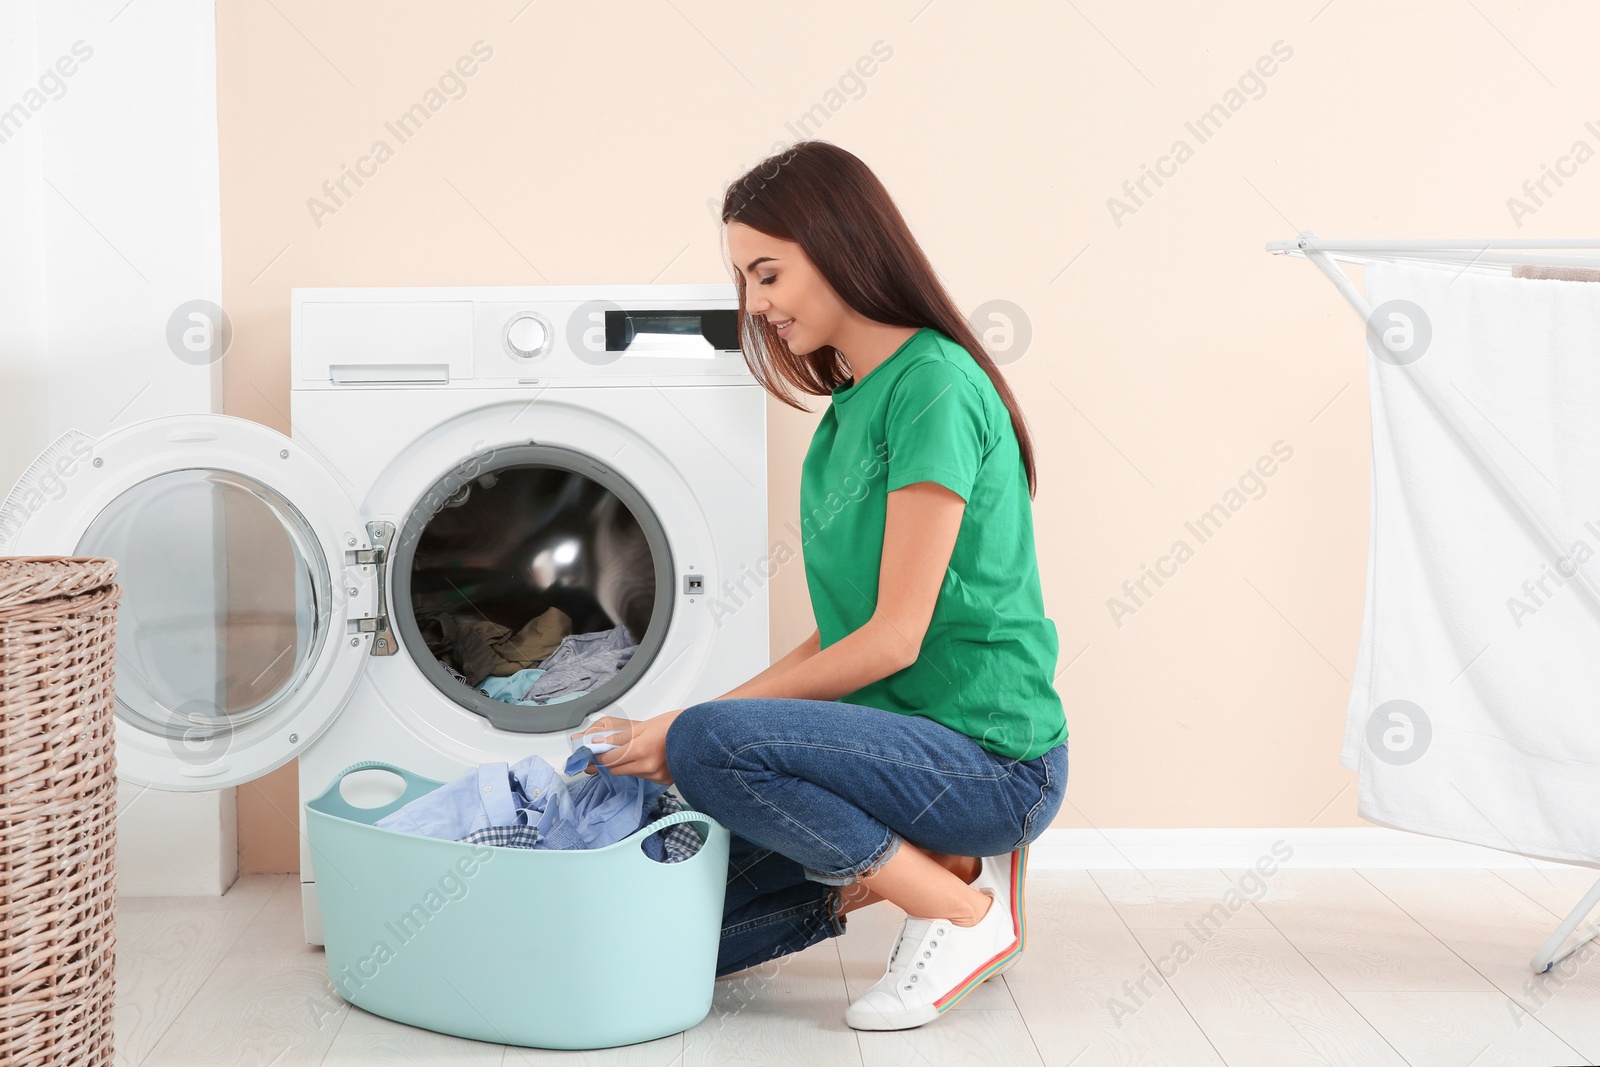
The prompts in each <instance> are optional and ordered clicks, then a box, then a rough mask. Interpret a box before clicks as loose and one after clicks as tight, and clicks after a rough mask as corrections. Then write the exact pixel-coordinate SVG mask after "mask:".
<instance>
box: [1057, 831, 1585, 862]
mask: <svg viewBox="0 0 1600 1067" xmlns="http://www.w3.org/2000/svg"><path fill="white" fill-rule="evenodd" d="M1276 842H1282V844H1279V845H1278V846H1277V848H1278V851H1277V852H1276V853H1274V852H1273V851H1272V849H1273V845H1274V843H1276ZM1286 849H1293V854H1292V856H1291V857H1290V858H1289V859H1287V860H1285V859H1284V858H1283V853H1284V852H1285V851H1286ZM1262 856H1268V857H1270V858H1272V859H1274V860H1275V861H1278V862H1281V863H1282V864H1283V866H1285V867H1304V868H1318V867H1419V868H1420V867H1484V868H1490V867H1493V868H1530V867H1558V868H1559V867H1570V868H1573V869H1575V870H1586V871H1593V870H1594V868H1592V867H1587V866H1581V867H1580V866H1577V865H1575V864H1569V863H1551V862H1549V861H1548V860H1536V859H1529V858H1528V857H1526V856H1519V855H1516V854H1515V853H1511V852H1501V851H1499V850H1498V849H1492V848H1484V847H1482V846H1481V845H1469V844H1464V843H1462V842H1459V841H1447V840H1445V839H1444V838H1439V837H1429V836H1427V835H1425V834H1413V833H1407V832H1406V831H1404V830H1392V829H1389V828H1387V827H1382V826H1341V827H1325V828H1324V827H1295V826H1290V827H1281V828H1272V827H1260V828H1235V827H1225V828H1199V829H1181V828H1180V829H1160V830H1079V829H1067V828H1057V829H1051V830H1046V831H1045V832H1044V834H1043V836H1041V837H1040V838H1039V839H1038V840H1037V841H1035V842H1034V843H1033V845H1032V846H1031V847H1030V848H1029V850H1028V867H1029V869H1030V870H1035V871H1041V870H1076V871H1084V870H1089V871H1107V870H1189V869H1194V868H1211V867H1221V868H1234V869H1237V868H1245V867H1253V866H1255V864H1256V861H1257V860H1259V859H1261V857H1262Z"/></svg>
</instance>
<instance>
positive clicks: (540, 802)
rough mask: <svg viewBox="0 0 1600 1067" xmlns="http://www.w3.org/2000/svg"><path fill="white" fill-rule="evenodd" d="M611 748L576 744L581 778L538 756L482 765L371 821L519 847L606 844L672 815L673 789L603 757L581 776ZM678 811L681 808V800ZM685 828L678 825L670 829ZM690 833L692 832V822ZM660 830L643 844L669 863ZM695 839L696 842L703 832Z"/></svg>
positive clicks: (574, 768)
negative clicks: (668, 808)
mask: <svg viewBox="0 0 1600 1067" xmlns="http://www.w3.org/2000/svg"><path fill="white" fill-rule="evenodd" d="M613 747H615V746H612V745H603V744H595V745H594V746H593V747H592V748H591V747H590V746H589V745H585V746H582V747H579V748H577V749H576V750H575V751H574V752H573V753H572V755H571V757H570V758H569V759H568V760H567V763H566V767H565V772H566V775H568V776H570V775H579V776H580V777H579V778H578V779H577V780H574V781H571V782H569V781H568V780H567V778H566V777H564V776H563V775H562V774H560V773H557V771H556V770H555V768H553V767H551V766H550V764H548V763H547V762H545V760H544V759H542V758H541V757H539V756H528V757H526V758H525V759H522V760H520V761H518V762H517V763H515V764H506V763H485V764H481V765H479V766H478V767H477V768H476V769H474V770H472V771H470V772H468V773H467V774H464V775H462V776H461V777H460V778H457V779H455V780H454V781H452V782H449V783H447V784H445V785H443V786H440V787H439V788H438V789H435V790H433V791H432V792H430V793H427V794H426V795H424V796H421V797H418V798H417V799H416V800H413V801H412V802H411V803H409V804H407V805H405V806H404V807H402V808H400V809H399V810H397V811H394V812H392V813H390V814H389V815H386V816H384V817H383V818H382V819H379V820H378V821H377V822H375V823H374V824H373V825H374V826H377V827H379V828H380V829H385V830H399V831H401V832H403V833H412V834H419V835H421V836H423V837H436V838H442V839H444V840H449V841H474V842H483V843H487V844H497V845H506V846H509V847H513V848H543V849H583V848H603V847H605V846H606V845H610V844H614V843H615V842H617V841H620V840H622V839H623V838H625V837H627V836H628V835H629V834H631V833H633V832H634V831H635V830H638V829H639V828H640V827H641V826H644V825H645V824H646V823H648V822H650V821H653V820H654V819H655V818H657V817H658V815H657V814H656V813H657V812H661V814H667V813H669V812H662V811H661V804H660V799H661V797H662V796H663V795H664V794H665V793H666V790H667V788H668V787H667V786H666V785H664V784H662V783H660V782H653V781H650V780H649V779H646V778H637V777H634V776H631V775H617V774H612V773H611V772H610V770H608V769H607V768H606V766H605V764H603V763H600V762H598V761H596V767H597V768H598V773H596V774H593V775H588V774H582V771H583V769H584V767H585V766H587V765H588V763H589V761H590V760H591V759H593V756H594V754H595V753H594V749H610V748H613ZM672 810H681V804H680V808H677V809H672ZM687 826H688V824H679V825H678V826H673V827H668V831H671V830H676V829H679V828H680V827H687ZM690 833H691V834H694V831H693V829H692V828H690ZM661 836H662V834H652V835H651V838H650V839H649V840H647V841H646V842H645V850H646V852H647V853H649V854H650V855H651V856H652V858H655V859H661V860H663V861H666V859H667V856H668V855H669V853H668V850H667V846H666V842H665V841H662V842H655V840H654V839H655V838H658V837H661ZM695 840H696V842H698V835H695ZM674 844H675V847H676V848H677V849H678V851H680V852H681V851H682V850H683V848H684V847H686V846H687V845H688V844H689V842H687V841H685V840H683V839H682V837H681V835H677V836H676V838H675V842H674ZM696 847H698V846H696ZM692 854H693V853H692V852H691V853H690V855H692ZM679 858H686V857H684V856H679Z"/></svg>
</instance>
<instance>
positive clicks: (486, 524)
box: [410, 466, 656, 705]
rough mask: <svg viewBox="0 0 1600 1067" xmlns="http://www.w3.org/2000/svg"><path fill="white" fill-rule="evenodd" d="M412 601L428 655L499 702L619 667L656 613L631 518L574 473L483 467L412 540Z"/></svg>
mask: <svg viewBox="0 0 1600 1067" xmlns="http://www.w3.org/2000/svg"><path fill="white" fill-rule="evenodd" d="M410 578H411V581H410V585H411V606H412V611H413V613H414V618H415V620H416V623H417V627H418V629H419V631H420V632H421V635H422V640H423V642H424V643H425V644H426V646H427V649H428V652H429V653H430V654H431V655H432V656H434V657H435V658H436V659H437V660H438V661H439V663H440V665H442V666H443V667H444V668H445V670H446V671H448V672H449V673H450V674H451V675H452V676H454V678H455V679H456V680H457V681H459V682H460V683H461V684H463V685H465V686H469V687H471V688H473V689H476V690H477V691H478V692H480V693H482V694H483V695H484V696H487V697H489V698H491V699H494V700H499V701H502V702H504V703H508V704H527V705H543V704H554V703H559V702H563V701H568V700H575V699H577V698H578V697H581V696H584V695H585V694H587V693H589V692H591V691H592V690H594V689H597V688H598V687H599V686H601V685H602V684H604V683H605V682H606V681H607V680H609V679H610V678H612V677H613V676H615V675H616V674H617V673H618V672H620V671H621V670H622V669H623V667H624V666H626V665H627V664H628V662H629V660H630V659H631V658H632V657H633V655H634V653H635V651H636V650H637V648H638V646H639V642H640V641H641V640H642V639H643V638H644V637H645V634H646V632H647V631H648V629H649V627H650V623H651V618H652V617H653V615H654V613H655V608H656V568H655V563H654V559H653V557H652V554H651V550H650V544H649V540H648V538H647V537H646V534H645V531H644V529H643V528H642V527H641V526H640V524H639V521H638V519H637V517H636V516H635V515H634V514H633V512H632V511H631V510H629V508H628V507H627V505H626V504H624V503H623V501H622V500H621V499H619V498H618V497H617V495H616V494H615V493H613V492H612V491H611V490H610V489H609V488H607V487H606V486H604V485H601V484H600V483H599V482H597V481H595V480H593V479H591V478H589V477H587V476H585V475H583V474H581V473H579V472H577V471H573V470H567V469H563V468H560V467H553V466H519V467H508V468H502V469H499V470H494V471H488V472H485V473H483V474H480V475H478V476H476V477H475V478H473V479H472V480H470V481H467V482H465V483H463V484H462V485H461V486H460V487H459V488H458V489H456V490H455V491H454V492H452V493H451V494H450V495H449V496H447V497H446V498H445V499H444V500H443V501H441V502H440V505H439V507H438V510H437V512H436V513H435V514H434V515H433V516H432V517H431V518H430V519H429V521H428V523H427V525H426V526H425V527H424V528H423V530H422V532H421V535H420V536H419V537H418V539H417V544H416V551H415V553H414V555H413V557H412V562H411V575H410Z"/></svg>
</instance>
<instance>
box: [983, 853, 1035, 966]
mask: <svg viewBox="0 0 1600 1067" xmlns="http://www.w3.org/2000/svg"><path fill="white" fill-rule="evenodd" d="M1028 847H1029V846H1027V845H1023V846H1022V847H1021V848H1019V849H1017V850H1016V851H1014V852H1012V853H1011V921H1012V929H1013V930H1014V931H1015V932H1016V935H1017V943H1016V946H1015V948H1014V949H1013V950H1012V952H1011V953H1010V955H1008V956H1007V957H1006V958H1005V960H1004V961H1002V962H1001V963H1000V964H999V965H998V966H997V967H995V969H994V970H993V971H991V972H990V973H989V977H991V978H992V977H994V976H995V975H997V974H1001V973H1003V972H1005V971H1009V970H1010V969H1011V968H1012V967H1014V966H1015V965H1016V962H1017V960H1018V959H1020V958H1021V957H1022V950H1023V949H1024V948H1026V947H1027V942H1028V922H1027V906H1026V896H1025V893H1024V888H1025V887H1024V884H1023V883H1024V882H1025V881H1026V880H1027V877H1028Z"/></svg>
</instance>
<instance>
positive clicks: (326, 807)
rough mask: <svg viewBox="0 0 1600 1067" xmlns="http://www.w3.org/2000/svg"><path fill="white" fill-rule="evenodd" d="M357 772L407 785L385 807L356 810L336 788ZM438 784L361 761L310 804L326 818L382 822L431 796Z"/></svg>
mask: <svg viewBox="0 0 1600 1067" xmlns="http://www.w3.org/2000/svg"><path fill="white" fill-rule="evenodd" d="M356 771H388V772H389V773H390V774H397V775H399V776H400V778H401V779H402V780H403V781H404V782H405V783H406V787H405V791H404V792H403V793H401V794H400V795H399V796H398V797H396V798H395V799H393V800H391V801H390V802H389V803H387V804H382V805H379V806H378V807H375V808H358V807H356V806H355V805H354V804H352V803H350V802H349V801H348V800H346V799H345V798H344V794H342V793H341V792H340V791H339V784H340V783H341V782H343V781H344V780H345V778H346V777H347V776H349V775H351V774H354V773H355V772H356ZM441 784H442V783H440V782H436V781H434V780H433V779H431V778H424V777H422V775H420V774H413V773H412V772H411V771H408V770H406V769H405V768H404V767H396V766H395V765H394V764H392V763H385V762H384V761H383V760H376V759H364V760H361V761H359V762H357V763H352V764H350V766H348V767H346V768H345V769H344V770H342V771H340V772H339V773H338V774H336V775H334V776H333V781H331V782H329V783H328V788H327V789H324V790H323V791H322V795H321V796H319V797H317V798H316V800H314V801H311V802H310V803H312V804H314V805H316V807H317V810H319V811H323V812H326V813H327V814H329V815H337V816H339V817H340V818H344V819H355V820H357V821H360V822H370V821H376V820H377V819H381V818H383V816H384V815H387V814H389V813H390V812H393V811H397V810H399V809H400V808H402V807H404V806H405V805H407V804H409V803H411V802H412V801H413V800H415V799H417V798H418V797H420V796H422V795H423V794H424V793H431V792H433V790H435V789H438V788H439V786H440V785H441Z"/></svg>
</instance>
